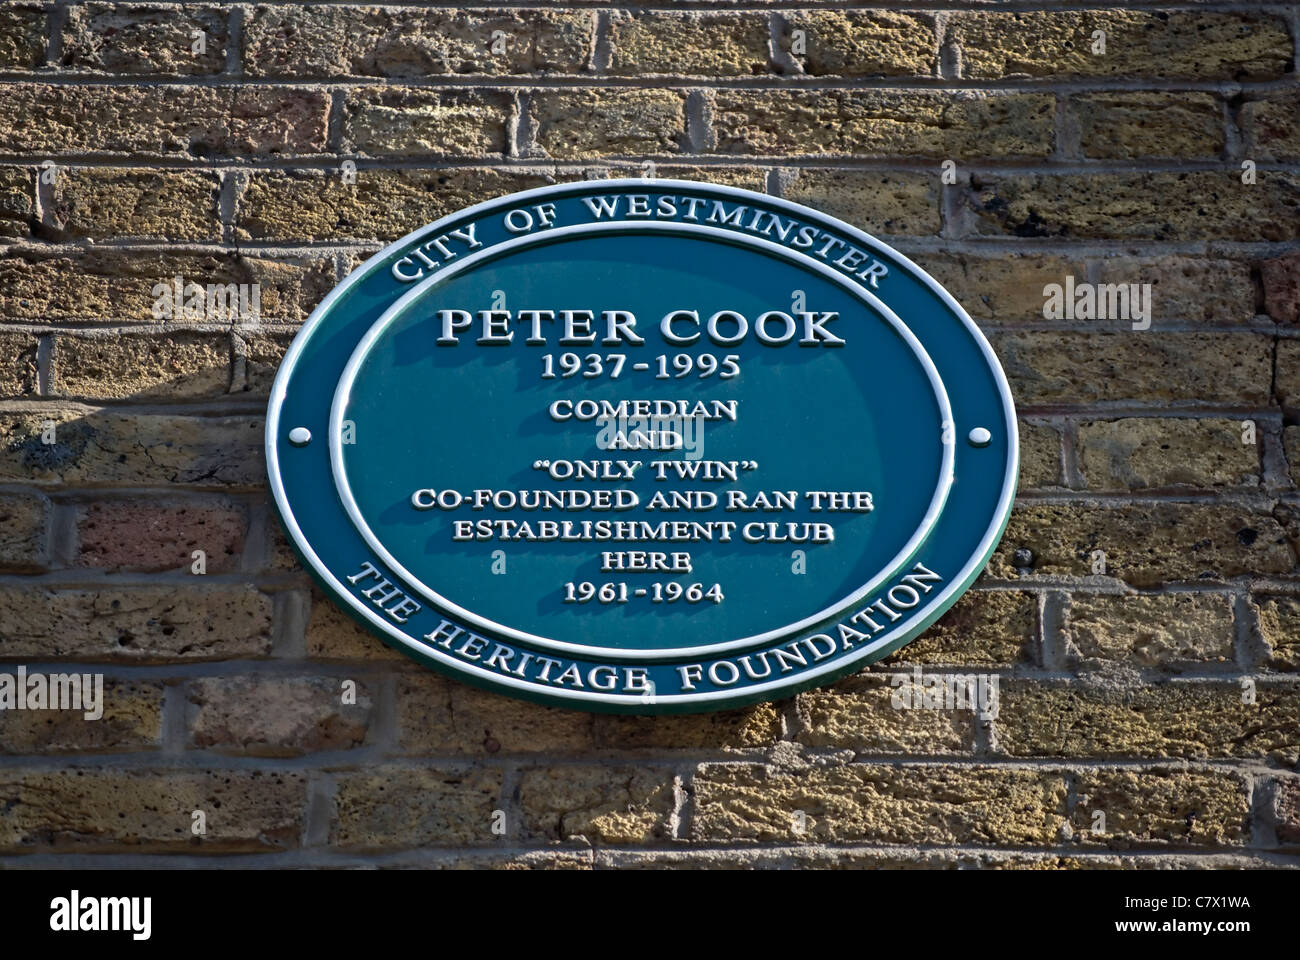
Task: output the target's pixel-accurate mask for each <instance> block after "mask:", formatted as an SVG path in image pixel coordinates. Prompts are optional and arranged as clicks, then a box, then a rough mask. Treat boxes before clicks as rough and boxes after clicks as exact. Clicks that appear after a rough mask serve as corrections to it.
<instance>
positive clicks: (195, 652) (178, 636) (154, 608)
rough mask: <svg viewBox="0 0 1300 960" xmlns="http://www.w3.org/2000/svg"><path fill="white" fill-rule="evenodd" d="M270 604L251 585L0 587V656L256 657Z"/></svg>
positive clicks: (265, 644)
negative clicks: (87, 587) (80, 587)
mask: <svg viewBox="0 0 1300 960" xmlns="http://www.w3.org/2000/svg"><path fill="white" fill-rule="evenodd" d="M270 649H271V600H270V598H269V597H267V596H266V595H265V594H262V593H258V592H257V591H256V590H254V589H252V588H251V587H244V586H231V587H227V586H220V587H208V588H204V587H197V586H194V587H191V586H157V587H105V588H98V589H50V588H45V589H40V588H37V587H32V586H28V587H3V588H0V659H4V660H23V659H40V660H51V659H59V658H75V659H79V660H94V661H133V662H175V661H183V660H226V659H231V658H238V657H261V656H265V655H266V654H267V653H269V652H270Z"/></svg>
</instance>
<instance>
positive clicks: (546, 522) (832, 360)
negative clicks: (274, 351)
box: [266, 180, 1017, 713]
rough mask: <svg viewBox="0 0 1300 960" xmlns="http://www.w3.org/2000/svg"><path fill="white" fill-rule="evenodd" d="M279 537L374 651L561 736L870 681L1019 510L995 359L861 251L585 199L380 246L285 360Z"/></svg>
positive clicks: (909, 271)
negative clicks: (512, 703)
mask: <svg viewBox="0 0 1300 960" xmlns="http://www.w3.org/2000/svg"><path fill="white" fill-rule="evenodd" d="M266 453H267V464H268V469H269V472H270V479H271V486H272V490H273V493H274V496H275V501H276V505H277V508H278V510H279V513H280V517H281V520H282V522H283V524H284V526H285V529H286V530H287V532H288V534H289V537H290V539H291V541H292V543H293V545H294V547H295V549H296V550H297V551H298V553H299V555H300V556H301V558H302V559H303V561H304V563H305V564H306V566H307V567H308V569H309V570H310V571H311V572H312V573H313V574H314V575H315V577H316V578H317V579H318V580H319V582H320V583H321V585H322V586H323V587H324V589H325V590H326V591H327V592H328V593H329V594H330V595H331V596H332V597H333V599H334V600H335V601H337V602H338V603H339V604H340V605H341V606H342V607H343V608H344V609H345V610H347V611H348V612H349V613H351V614H352V615H353V616H354V617H356V618H357V619H358V620H359V621H360V622H362V623H363V624H365V625H367V626H368V627H370V628H371V629H373V630H374V631H376V632H377V633H378V634H379V635H380V636H381V637H382V638H383V639H384V640H385V642H387V643H389V644H390V645H391V646H394V647H396V648H397V649H399V650H401V651H403V652H404V653H407V654H409V655H411V656H412V657H415V658H416V659H418V660H421V661H423V662H425V663H427V664H429V665H430V666H433V667H435V668H437V669H439V670H442V671H444V672H447V673H450V674H452V675H454V676H457V677H459V678H461V679H463V680H465V681H466V682H469V683H473V684H476V685H479V686H483V687H487V688H491V689H496V690H500V691H502V692H505V693H509V694H512V695H515V696H520V697H524V698H527V699H532V700H537V701H542V702H546V703H552V704H561V705H566V706H571V707H575V708H580V709H588V710H601V711H612V712H626V713H670V712H679V713H680V712H694V711H704V710H714V709H720V708H723V707H729V706H736V705H739V704H744V703H750V702H754V701H758V700H768V699H775V698H779V697H784V696H789V695H790V694H792V693H794V692H796V691H798V690H801V689H805V688H807V687H811V686H815V685H820V684H824V683H827V682H829V681H830V680H833V679H835V678H837V677H840V676H843V675H845V674H847V673H850V672H852V671H854V670H857V669H860V668H861V667H862V666H864V665H865V664H867V663H870V662H872V661H874V660H877V659H879V658H881V657H883V656H885V655H886V654H888V653H890V652H891V651H893V650H896V649H897V648H898V647H900V646H902V645H903V644H904V643H906V642H907V641H908V640H910V639H912V638H913V637H915V636H916V635H917V634H918V633H920V632H921V631H922V630H924V629H925V628H926V627H927V626H928V625H929V624H931V623H932V622H933V621H934V620H935V619H936V618H937V617H938V616H939V615H940V614H941V613H943V611H944V610H946V609H947V608H948V607H949V606H951V605H952V603H953V602H954V601H955V600H956V599H957V597H958V596H960V595H961V593H962V592H963V591H964V590H965V589H966V588H967V587H968V586H969V585H970V583H971V582H972V581H973V580H974V579H975V578H976V577H977V576H978V574H979V573H980V571H981V570H982V569H983V567H984V564H985V563H986V562H987V561H988V558H989V556H990V555H991V554H992V552H993V549H994V548H995V546H996V544H997V541H998V538H999V537H1000V536H1001V534H1002V530H1003V528H1004V527H1005V524H1006V521H1007V516H1008V514H1009V511H1010V507H1011V502H1012V499H1013V496H1014V493H1015V480H1016V471H1017V439H1016V420H1015V411H1014V409H1013V406H1012V402H1011V397H1010V393H1009V391H1008V389H1007V384H1006V378H1005V377H1004V375H1003V373H1002V370H1001V368H1000V367H999V365H998V362H997V360H996V358H995V357H994V355H993V353H992V351H991V350H990V348H989V345H988V343H987V342H986V341H985V339H984V337H983V336H982V335H981V334H980V332H979V330H978V329H977V328H976V327H975V324H974V323H973V322H972V321H971V319H970V318H969V317H968V316H967V315H966V313H965V312H964V311H963V310H962V308H961V307H960V306H959V305H958V304H957V303H956V301H954V300H953V298H952V297H951V296H949V295H948V294H947V293H946V292H945V291H944V290H943V289H942V288H941V287H940V286H939V285H938V284H937V283H935V281H934V280H933V279H931V278H930V277H929V276H927V275H926V274H925V273H924V272H923V271H921V270H920V269H919V268H918V267H916V266H915V265H914V264H912V263H911V262H910V261H908V260H907V259H906V258H904V257H903V256H901V255H900V254H899V253H898V252H897V251H895V250H892V249H891V248H889V247H888V246H886V245H885V244H882V243H880V242H879V241H878V240H875V239H873V238H872V237H870V236H868V235H866V234H864V233H862V232H861V231H859V230H856V229H855V228H853V227H850V226H848V225H847V224H845V223H842V222H840V221H838V220H836V219H834V218H832V217H828V216H826V215H825V214H821V213H817V212H816V211H813V210H810V209H808V208H806V207H802V206H799V205H796V204H792V203H789V202H786V201H783V200H779V199H776V198H773V197H769V196H766V195H763V194H757V193H752V192H749V191H745V190H738V189H734V188H728V187H720V186H713V185H708V184H702V183H692V182H683V181H674V180H597V181H591V182H585V183H575V184H565V185H560V186H554V187H545V188H542V189H538V190H531V191H527V192H524V193H518V194H514V195H511V196H508V197H502V198H500V199H498V200H493V201H489V202H487V203H483V204H479V205H477V206H474V207H470V208H468V209H466V210H463V211H461V212H459V213H456V214H454V215H452V216H449V217H446V218H444V219H443V220H440V221H438V222H437V223H434V224H431V225H429V226H428V227H425V228H423V229H421V230H418V231H416V232H415V233H412V234H410V235H409V236H407V237H404V238H403V239H401V240H399V241H398V242H396V243H394V244H393V245H391V246H389V247H387V248H386V249H384V250H382V251H380V252H379V253H378V254H376V255H375V256H374V257H372V258H371V259H370V260H368V261H367V262H366V263H365V264H363V265H362V266H361V267H360V268H358V269H357V270H355V271H354V272H353V273H352V274H351V275H350V276H349V277H348V278H347V279H346V280H345V281H344V282H343V283H342V284H340V285H339V286H338V288H336V289H335V290H334V291H333V292H331V293H330V295H329V296H328V297H327V298H326V299H325V300H324V302H323V303H322V304H321V305H320V306H319V307H318V308H317V309H316V311H315V312H314V313H313V314H312V315H311V317H310V318H309V319H308V321H307V323H306V324H305V325H304V327H303V329H302V331H301V332H300V333H299V334H298V336H297V337H296V338H295V339H294V341H293V344H292V345H291V346H290V348H289V351H288V354H287V355H286V357H285V360H284V363H283V364H282V366H281V368H280V371H279V373H278V375H277V377H276V381H275V385H274V388H273V390H272V395H271V401H270V407H269V410H268V415H267V433H266Z"/></svg>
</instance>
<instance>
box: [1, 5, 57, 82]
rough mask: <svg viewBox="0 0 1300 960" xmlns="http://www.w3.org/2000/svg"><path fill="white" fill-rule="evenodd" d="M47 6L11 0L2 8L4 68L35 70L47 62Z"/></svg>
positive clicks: (2, 60)
mask: <svg viewBox="0 0 1300 960" xmlns="http://www.w3.org/2000/svg"><path fill="white" fill-rule="evenodd" d="M46 23H47V21H46V13H45V8H44V7H42V5H41V4H38V3H10V4H6V5H5V6H4V8H3V9H0V70H35V69H36V68H37V67H39V66H40V65H41V64H43V63H44V62H45V30H46Z"/></svg>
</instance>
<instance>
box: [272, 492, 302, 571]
mask: <svg viewBox="0 0 1300 960" xmlns="http://www.w3.org/2000/svg"><path fill="white" fill-rule="evenodd" d="M262 507H263V508H264V509H265V510H267V511H270V514H271V515H270V517H269V519H268V521H267V523H266V524H265V530H264V533H265V547H266V554H265V556H266V561H265V562H264V563H263V565H262V566H263V569H265V570H269V571H271V572H273V573H302V572H303V567H302V562H301V561H300V560H299V559H298V555H297V554H296V553H294V550H293V547H292V546H291V545H290V543H289V538H288V536H286V535H285V532H284V527H283V526H282V525H281V524H280V522H279V519H278V517H275V516H274V508H272V507H271V506H270V505H269V504H265V503H263V504H262Z"/></svg>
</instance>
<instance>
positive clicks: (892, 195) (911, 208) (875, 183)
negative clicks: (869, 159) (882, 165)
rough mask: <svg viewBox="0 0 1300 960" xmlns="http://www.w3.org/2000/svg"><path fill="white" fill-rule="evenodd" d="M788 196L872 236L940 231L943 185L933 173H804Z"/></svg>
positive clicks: (788, 190)
mask: <svg viewBox="0 0 1300 960" xmlns="http://www.w3.org/2000/svg"><path fill="white" fill-rule="evenodd" d="M785 197H786V199H787V200H793V201H794V202H796V203H803V204H807V205H808V206H810V207H813V208H814V209H816V210H820V211H822V212H823V213H829V214H830V215H831V216H833V217H839V218H840V219H841V220H844V221H846V222H847V223H851V224H852V225H853V226H855V227H859V228H861V229H862V230H865V231H866V232H867V233H870V234H884V235H891V234H892V235H898V234H907V235H909V236H924V235H937V234H938V232H939V225H940V224H939V187H938V181H937V180H936V179H935V178H934V177H932V176H930V175H928V174H916V173H880V172H878V171H874V170H872V171H867V170H817V169H805V170H800V171H799V172H798V175H797V177H796V179H795V180H794V182H793V183H791V184H790V186H788V187H787V188H786V191H785Z"/></svg>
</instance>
